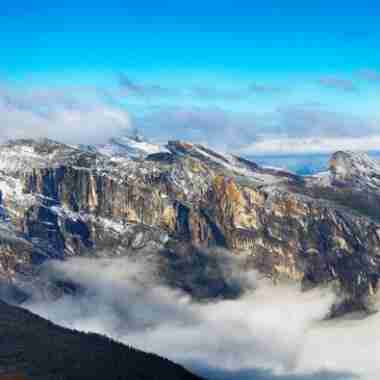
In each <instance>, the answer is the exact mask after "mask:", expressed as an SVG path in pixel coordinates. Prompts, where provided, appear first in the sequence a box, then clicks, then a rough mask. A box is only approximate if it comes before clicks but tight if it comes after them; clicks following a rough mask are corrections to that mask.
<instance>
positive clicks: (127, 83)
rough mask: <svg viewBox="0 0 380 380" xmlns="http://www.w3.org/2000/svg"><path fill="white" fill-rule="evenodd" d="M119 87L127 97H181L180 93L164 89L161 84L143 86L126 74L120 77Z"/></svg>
mask: <svg viewBox="0 0 380 380" xmlns="http://www.w3.org/2000/svg"><path fill="white" fill-rule="evenodd" d="M119 85H120V87H121V89H122V91H123V92H124V95H127V96H140V97H151V96H174V95H179V91H177V90H175V89H171V88H168V87H164V86H162V85H160V84H142V83H139V82H137V81H134V80H132V79H131V78H130V77H129V76H127V75H126V74H120V75H119Z"/></svg>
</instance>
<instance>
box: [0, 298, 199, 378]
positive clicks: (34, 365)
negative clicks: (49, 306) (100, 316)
mask: <svg viewBox="0 0 380 380" xmlns="http://www.w3.org/2000/svg"><path fill="white" fill-rule="evenodd" d="M0 336H1V339H0V379H3V378H4V380H5V379H7V380H11V379H13V380H15V379H25V380H28V379H29V380H34V379H35V380H40V379H41V380H50V379H51V380H53V379H57V380H58V379H59V380H66V379H67V380H69V379H72V380H74V379H93V380H96V379H110V380H112V379H115V380H116V379H126V380H141V379H146V380H149V379H152V380H154V379H158V378H160V379H167V380H171V379H172V380H201V379H200V378H199V377H197V376H195V375H192V374H191V373H190V372H188V371H186V370H185V369H184V368H182V367H180V366H179V365H176V364H174V363H171V362H170V361H169V360H166V359H162V358H160V357H158V356H156V355H153V354H147V353H144V352H142V351H138V350H135V349H133V348H131V347H127V346H124V345H122V344H121V343H116V342H114V341H112V340H110V339H108V338H106V337H103V336H100V335H96V334H85V333H80V332H77V331H72V330H68V329H65V328H62V327H58V326H56V325H54V324H53V323H51V322H49V321H47V320H44V319H42V318H40V317H37V316H36V315H34V314H32V313H30V312H28V311H26V310H24V309H21V308H18V307H15V306H10V305H8V304H6V303H3V302H1V301H0Z"/></svg>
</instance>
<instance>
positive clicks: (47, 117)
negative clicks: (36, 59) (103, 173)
mask: <svg viewBox="0 0 380 380" xmlns="http://www.w3.org/2000/svg"><path fill="white" fill-rule="evenodd" d="M129 126H130V120H129V115H128V113H127V112H126V111H125V110H123V109H121V108H119V107H116V106H113V105H111V104H107V103H106V102H105V101H104V100H103V99H102V98H101V96H100V95H98V94H97V92H96V91H95V90H94V91H90V90H85V89H75V88H72V89H41V88H39V89H37V88H34V89H29V90H16V89H12V88H10V87H9V86H8V87H4V86H3V87H2V88H1V89H0V141H1V140H7V139H17V138H45V137H47V138H50V139H53V140H58V141H62V142H65V143H73V144H77V143H98V142H104V141H105V140H107V139H108V138H109V137H112V136H115V135H119V134H120V133H121V132H122V131H123V130H124V129H125V128H129Z"/></svg>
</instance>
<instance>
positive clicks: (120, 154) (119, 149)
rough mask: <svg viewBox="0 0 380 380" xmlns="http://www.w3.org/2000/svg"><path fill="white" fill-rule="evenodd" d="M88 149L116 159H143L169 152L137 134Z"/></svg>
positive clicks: (114, 139)
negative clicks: (150, 155)
mask: <svg viewBox="0 0 380 380" xmlns="http://www.w3.org/2000/svg"><path fill="white" fill-rule="evenodd" d="M87 148H88V149H90V150H93V151H96V152H98V153H100V154H103V155H105V156H109V157H113V158H114V159H121V158H143V157H146V156H148V155H149V154H155V153H160V152H167V150H166V149H165V147H162V146H160V145H158V144H153V143H151V142H150V141H148V140H147V139H145V138H144V137H143V136H141V135H139V134H137V133H136V134H134V135H125V136H121V137H118V138H112V139H111V140H110V141H109V142H108V143H107V144H102V145H92V146H88V147H87Z"/></svg>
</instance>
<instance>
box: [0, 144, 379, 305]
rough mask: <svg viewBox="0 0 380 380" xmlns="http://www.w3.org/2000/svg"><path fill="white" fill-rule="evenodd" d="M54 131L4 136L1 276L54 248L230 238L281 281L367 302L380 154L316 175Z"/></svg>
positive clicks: (168, 247) (350, 159)
mask: <svg viewBox="0 0 380 380" xmlns="http://www.w3.org/2000/svg"><path fill="white" fill-rule="evenodd" d="M102 149H104V147H102V148H101V149H98V148H97V147H92V148H91V149H89V148H88V147H87V148H83V147H79V148H78V147H72V146H66V145H62V144H58V143H55V142H52V141H46V140H44V141H29V140H28V141H25V140H21V141H20V140H19V141H14V142H10V143H8V144H6V145H3V146H1V147H0V191H1V193H0V203H1V209H0V210H1V213H0V217H1V224H0V225H1V229H0V276H1V278H2V279H3V282H4V283H7V284H9V283H11V284H12V283H17V281H19V280H18V279H19V278H25V276H31V277H33V276H32V275H33V273H34V271H36V268H38V266H39V265H40V264H41V263H43V262H44V261H45V260H47V259H50V258H58V259H65V258H66V257H70V256H76V255H94V256H96V255H102V254H107V255H122V254H125V252H127V251H128V252H130V251H133V252H136V254H138V253H139V252H142V251H147V250H148V251H150V252H166V256H165V257H168V256H167V252H170V251H172V252H175V251H176V250H177V249H178V247H179V246H181V247H182V248H183V247H187V248H186V249H185V251H186V252H187V253H186V254H188V255H192V252H194V250H195V249H202V248H209V247H215V246H217V247H224V248H227V249H229V250H230V251H231V252H232V254H236V255H240V256H241V257H243V258H244V259H245V260H246V262H247V265H249V266H250V267H254V268H257V269H258V270H260V271H261V272H262V273H264V274H265V275H267V276H270V277H271V278H273V280H274V281H278V280H280V279H282V278H290V279H292V280H296V281H300V282H302V284H303V285H304V286H305V288H308V287H311V286H316V285H320V284H325V283H334V284H335V285H336V287H337V289H338V290H339V291H340V292H342V294H344V295H345V296H346V297H347V298H348V299H349V300H350V301H352V302H354V303H356V304H358V305H364V304H365V302H366V300H367V299H368V297H370V296H372V295H374V294H375V293H376V291H377V287H378V279H379V275H380V207H379V206H377V205H378V204H380V203H379V202H378V201H380V164H378V163H377V162H375V161H373V160H370V159H369V158H368V157H367V156H365V155H356V154H352V153H347V152H338V153H336V154H334V155H333V156H332V158H331V161H330V168H329V171H328V172H326V173H323V174H321V175H317V176H313V177H299V176H296V175H293V174H291V173H288V172H285V171H281V170H274V169H267V168H261V167H259V166H258V165H256V164H254V163H252V162H250V161H247V160H244V159H242V158H239V157H234V156H230V155H224V154H223V155H221V154H219V153H216V152H214V151H211V150H209V149H207V148H205V147H202V146H199V145H193V144H189V143H185V142H179V141H172V142H169V143H168V145H167V147H166V148H165V149H161V150H158V151H155V152H154V153H152V154H150V153H149V152H146V153H145V154H144V155H139V157H136V156H135V157H132V158H131V157H130V156H121V155H116V156H113V155H112V154H107V155H105V154H103V153H104V151H103V153H102Z"/></svg>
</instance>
